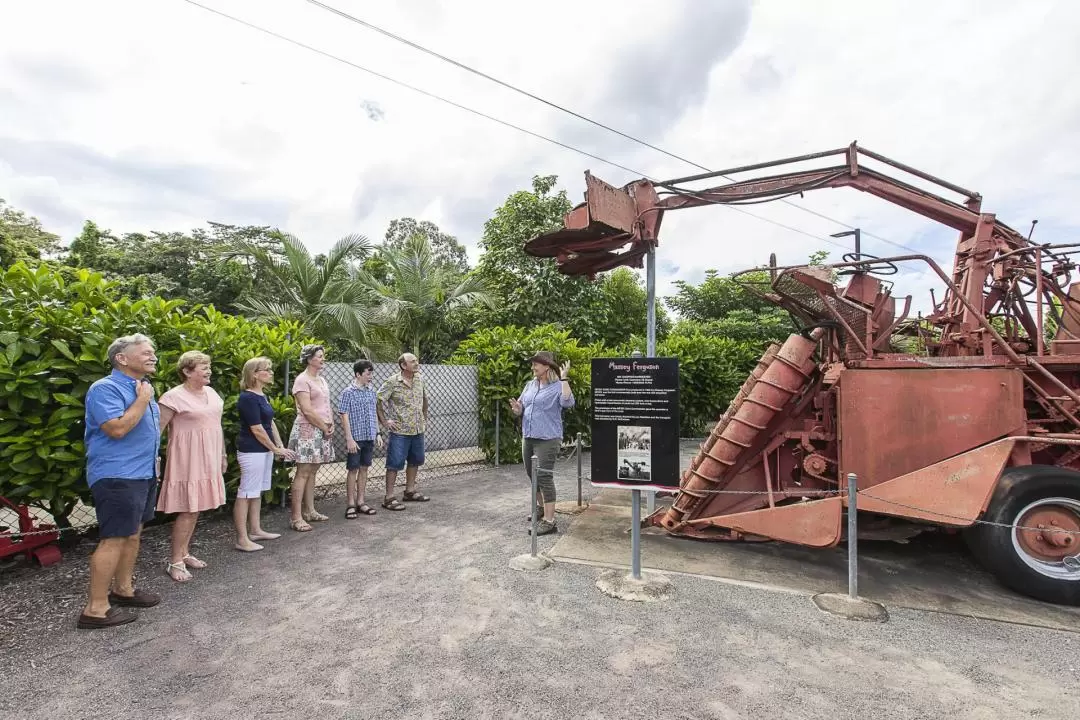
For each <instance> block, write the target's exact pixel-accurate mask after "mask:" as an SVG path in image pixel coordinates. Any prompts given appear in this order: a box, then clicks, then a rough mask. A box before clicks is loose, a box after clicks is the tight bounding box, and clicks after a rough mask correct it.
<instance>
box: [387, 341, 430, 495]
mask: <svg viewBox="0 0 1080 720" xmlns="http://www.w3.org/2000/svg"><path fill="white" fill-rule="evenodd" d="M398 368H399V372H397V373H395V374H393V375H391V376H390V377H388V378H386V380H385V381H384V382H383V384H382V387H381V388H379V394H378V396H379V404H378V413H379V423H380V424H381V425H382V426H384V427H385V428H386V429H388V430H389V431H390V438H389V440H388V441H387V449H386V498H385V499H384V500H383V503H382V506H383V507H384V508H386V509H388V510H404V509H405V506H404V505H402V504H401V503H399V502H398V501H397V499H396V498H395V497H394V484H395V483H396V482H397V474H398V471H399V470H401V469H402V468H403V467H405V463H406V461H408V468H406V470H405V492H404V494H403V495H402V499H403V500H405V501H406V502H427V501H428V500H430V499H431V498H429V497H426V496H425V495H422V494H421V493H419V492H418V491H417V490H416V471H417V470H418V469H419V467H420V466H421V465H423V464H424V429H425V427H426V425H427V421H428V400H427V391H426V388H425V387H424V378H423V377H422V376H421V375H420V361H419V360H417V358H416V356H415V355H413V354H412V353H405V354H404V355H402V356H401V357H399V358H398Z"/></svg>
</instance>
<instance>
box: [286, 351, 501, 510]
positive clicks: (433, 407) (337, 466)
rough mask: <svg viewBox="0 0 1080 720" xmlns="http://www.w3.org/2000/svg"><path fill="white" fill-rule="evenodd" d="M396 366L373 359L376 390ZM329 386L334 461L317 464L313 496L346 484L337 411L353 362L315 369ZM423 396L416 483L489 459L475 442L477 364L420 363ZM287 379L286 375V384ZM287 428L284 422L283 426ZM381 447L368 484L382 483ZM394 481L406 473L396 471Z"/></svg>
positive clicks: (401, 480)
mask: <svg viewBox="0 0 1080 720" xmlns="http://www.w3.org/2000/svg"><path fill="white" fill-rule="evenodd" d="M398 371H399V368H398V366H397V364H396V363H375V372H374V374H373V376H372V380H371V384H372V387H373V388H374V389H375V390H378V389H379V388H380V387H382V385H383V383H384V382H386V380H387V379H388V378H390V377H392V376H393V375H394V374H396V373H397V372H398ZM320 373H321V375H322V377H323V378H325V379H326V384H327V385H328V386H329V388H330V404H331V406H332V407H333V408H334V411H335V424H334V458H335V459H334V462H331V463H327V464H325V465H323V466H321V467H320V468H319V472H318V474H317V475H316V476H315V488H316V494H317V496H321V497H325V496H327V495H332V494H336V493H337V492H339V491H340V489H341V488H343V487H344V486H345V478H346V476H347V474H348V471H347V470H346V469H345V452H346V451H345V442H346V437H345V433H344V432H343V430H342V427H341V423H340V422H339V421H338V416H337V401H338V398H339V397H340V396H341V392H342V391H343V390H344V389H345V388H347V387H348V386H349V385H351V384H352V383H353V382H354V380H353V378H354V375H353V369H352V363H333V362H328V363H326V364H325V365H324V366H323V368H322V370H321V371H320ZM421 373H422V375H423V378H424V385H425V388H426V391H427V398H428V418H429V419H428V422H427V426H426V428H425V431H424V465H423V467H422V468H421V469H420V474H419V483H420V485H421V487H422V486H423V485H424V483H425V482H426V481H427V480H429V479H434V478H438V477H444V476H446V475H453V474H456V473H461V472H467V471H469V470H475V469H477V468H480V467H485V466H486V465H487V464H488V463H487V461H486V459H485V457H484V453H483V452H482V451H481V449H480V446H479V439H480V406H479V389H478V386H477V374H476V367H475V366H473V365H425V366H423V368H422V369H421ZM291 381H292V379H291V378H290V386H291ZM284 430H285V432H286V434H287V433H288V428H285V429H284ZM385 474H386V447H383V448H382V449H381V450H380V449H376V450H375V454H374V457H373V459H372V462H371V467H370V468H368V486H369V487H371V488H380V487H383V485H384V484H385V482H386V480H385ZM397 482H398V484H399V485H404V483H405V473H404V472H400V473H398V478H397Z"/></svg>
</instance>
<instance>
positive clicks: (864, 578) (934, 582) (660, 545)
mask: <svg viewBox="0 0 1080 720" xmlns="http://www.w3.org/2000/svg"><path fill="white" fill-rule="evenodd" d="M630 497H631V494H630V492H629V491H625V490H604V491H603V492H600V493H599V494H597V495H596V496H594V497H593V498H592V499H591V500H590V504H589V509H588V510H586V511H585V512H584V513H582V514H581V515H579V516H577V517H576V518H574V521H573V524H572V525H570V526H569V527H568V528H566V530H565V531H564V534H563V535H562V537H561V538H560V539H559V541H558V542H557V543H555V546H554V547H553V548H552V549H551V550H550V551H549V552H548V553H547V554H548V557H550V558H551V559H552V560H554V561H555V562H556V563H558V562H578V563H586V564H593V565H599V566H603V567H617V568H628V567H629V566H630ZM657 501H658V502H657V507H659V506H660V505H661V504H662V502H663V498H658V499H657ZM669 502H670V500H669ZM642 505H643V506H644V498H643V499H642ZM642 515H643V516H644V512H643V513H642ZM641 566H642V568H648V569H653V570H659V571H663V572H668V573H685V574H690V575H699V576H704V577H709V578H714V579H719V580H724V581H727V582H733V583H737V584H747V585H754V586H761V587H767V588H772V589H776V590H783V591H787V592H792V593H797V594H800V595H807V596H813V595H817V594H819V593H845V592H846V591H847V550H846V548H845V547H843V546H841V547H837V548H833V549H831V550H814V549H810V548H802V547H798V546H794V545H786V544H783V543H716V542H705V541H697V540H690V539H687V538H677V537H673V536H670V535H668V534H667V533H665V532H663V531H661V530H659V529H657V528H647V529H644V530H643V531H642V536H641ZM859 595H860V596H862V597H866V598H868V599H871V600H874V601H876V602H879V603H882V604H884V605H885V606H886V607H905V608H911V609H914V610H926V611H930V612H941V613H949V614H952V615H963V616H968V617H974V618H982V619H987V620H999V621H1002V622H1010V623H1019V624H1023V625H1033V626H1037V627H1044V628H1051V629H1057V630H1065V631H1070V632H1080V608H1069V607H1063V606H1058V605H1050V604H1048V603H1042V602H1039V601H1036V600H1032V599H1030V598H1026V597H1023V596H1021V595H1017V594H1016V593H1013V592H1012V591H1010V590H1008V589H1006V588H1003V587H1002V586H1000V585H998V584H997V582H996V581H995V580H994V578H993V577H992V576H991V575H990V574H989V573H987V572H986V571H984V570H983V569H981V568H980V567H979V566H977V565H976V564H975V562H974V560H973V559H971V558H970V556H969V555H968V554H967V551H966V548H964V546H963V543H962V542H961V541H960V540H959V539H958V538H955V537H945V536H933V537H931V536H927V537H919V538H915V539H914V540H912V541H911V542H910V543H908V544H898V543H889V542H870V541H865V540H863V541H860V542H859Z"/></svg>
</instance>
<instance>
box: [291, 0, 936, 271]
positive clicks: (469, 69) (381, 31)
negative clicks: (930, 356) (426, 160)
mask: <svg viewBox="0 0 1080 720" xmlns="http://www.w3.org/2000/svg"><path fill="white" fill-rule="evenodd" d="M306 2H308V3H309V4H311V5H314V6H316V7H318V8H321V9H323V10H325V11H327V12H329V13H333V14H334V15H337V16H338V17H340V18H342V19H344V20H348V21H349V22H353V23H356V24H357V25H361V26H363V27H365V28H368V29H369V30H373V31H374V32H377V33H379V34H380V35H383V36H385V37H388V38H390V39H391V40H395V41H397V42H399V43H403V44H405V45H408V46H409V47H411V48H413V49H414V50H419V51H420V52H422V53H426V54H428V55H430V56H432V57H434V58H438V59H439V60H442V61H443V62H446V63H449V64H451V65H453V66H454V67H457V68H460V69H462V70H464V71H465V72H468V73H472V74H473V75H476V76H478V77H481V78H483V79H485V80H488V81H489V82H493V83H495V84H497V85H501V86H502V87H504V88H506V89H507V90H511V91H513V92H516V93H518V94H519V95H524V96H525V97H527V98H530V99H532V100H535V101H537V102H539V103H543V104H544V105H547V106H548V107H551V108H554V109H556V110H558V111H560V112H564V113H566V114H567V115H572V116H573V117H575V118H577V119H579V120H582V121H584V122H587V123H589V124H591V125H595V126H596V127H598V128H601V129H603V130H606V131H608V132H610V133H614V134H615V135H618V136H620V137H622V138H625V139H627V140H630V141H631V142H634V143H637V144H638V145H641V146H643V147H647V148H649V149H651V150H655V151H656V152H659V153H661V154H663V155H667V156H668V157H669V158H672V159H673V160H678V161H679V162H683V163H686V164H687V165H691V166H693V167H695V168H697V169H699V170H704V171H705V172H714V171H713V170H712V169H711V168H707V167H705V166H704V165H702V164H701V163H697V162H694V161H693V160H690V159H688V158H685V157H683V156H681V155H676V154H675V153H673V152H670V151H669V150H665V149H664V148H662V147H657V146H656V145H653V144H652V143H650V142H648V141H646V140H642V139H641V138H638V137H635V136H634V135H630V134H629V133H625V132H623V131H622V130H618V129H617V128H613V127H611V126H610V125H606V124H604V123H602V122H600V121H599V120H594V119H593V118H590V117H588V116H587V115H583V114H582V113H579V112H576V111H574V110H571V109H570V108H567V107H564V106H562V105H559V104H558V103H555V102H552V101H550V100H548V99H546V98H543V97H540V96H539V95H536V94H534V93H531V92H529V91H528V90H525V89H523V88H520V87H518V86H517V85H514V84H513V83H509V82H506V81H505V80H500V79H499V78H497V77H493V76H491V75H489V74H487V73H485V72H483V71H482V70H478V69H476V68H474V67H472V66H470V65H466V64H465V63H463V62H461V61H460V60H455V59H454V58H451V57H447V56H446V55H443V54H441V53H439V52H436V51H435V50H432V49H430V48H427V47H424V46H423V45H420V44H419V43H416V42H413V41H412V40H409V39H408V38H404V37H401V36H400V35H396V34H394V33H392V32H390V31H389V30H386V29H385V28H381V27H379V26H378V25H375V24H373V23H370V22H368V21H367V20H363V19H361V18H358V17H356V16H355V15H350V14H349V13H347V12H345V11H344V10H340V9H338V8H335V7H333V6H330V5H327V4H326V3H324V2H320V0H306ZM720 177H722V178H724V179H725V180H730V181H731V182H736V180H735V179H734V178H732V177H730V176H728V175H721V176H720ZM780 202H782V203H784V204H785V205H790V206H791V207H793V208H797V209H799V210H802V211H803V212H807V213H810V214H811V215H815V216H817V217H819V218H822V219H823V220H828V221H829V222H833V223H836V224H837V225H840V226H843V227H846V228H847V229H849V230H854V229H855V226H854V225H849V224H848V223H846V222H844V221H842V220H837V219H836V218H833V217H829V216H828V215H825V214H824V213H820V212H817V211H816V210H811V209H810V208H807V207H803V206H802V205H799V204H798V203H794V202H792V201H791V200H787V199H781V200H780ZM752 217H760V216H757V215H753V216H752ZM762 219H764V218H762ZM785 227H786V226H785ZM789 229H790V228H789ZM796 232H799V231H796ZM804 234H805V233H804ZM862 234H863V235H864V236H866V237H872V238H875V239H877V240H880V241H881V242H884V243H888V244H889V245H892V246H894V247H898V248H901V249H902V250H907V251H909V252H912V253H918V252H919V251H918V250H915V249H914V248H910V247H908V246H907V245H903V244H901V243H898V242H893V241H892V240H889V239H888V238H883V237H881V236H880V235H875V234H874V233H872V232H869V231H867V230H863V231H862ZM814 237H816V236H814Z"/></svg>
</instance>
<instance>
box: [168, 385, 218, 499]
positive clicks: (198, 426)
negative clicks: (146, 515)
mask: <svg viewBox="0 0 1080 720" xmlns="http://www.w3.org/2000/svg"><path fill="white" fill-rule="evenodd" d="M205 390H206V395H205V396H200V395H196V394H195V393H192V392H190V391H189V390H187V389H186V388H185V387H184V386H183V385H178V386H177V387H174V388H172V389H171V390H169V391H168V392H166V393H165V394H164V395H162V396H161V397H160V398H159V399H158V404H159V405H162V406H163V407H167V408H169V409H170V410H172V411H173V413H175V414H174V415H173V418H172V420H171V421H170V422H169V444H168V446H167V447H166V450H165V473H164V477H163V478H162V482H161V492H160V494H159V495H158V503H157V509H158V510H159V511H160V512H165V513H177V512H202V511H204V510H213V509H214V508H216V507H221V506H222V505H224V504H225V478H224V477H223V476H222V474H221V455H222V452H223V450H224V440H223V438H222V435H221V415H222V411H223V410H224V405H225V403H224V402H223V401H222V399H221V396H220V395H218V394H217V393H216V392H214V389H213V388H211V387H209V386H207V387H206V388H205Z"/></svg>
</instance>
